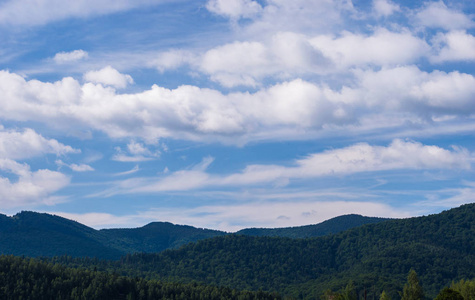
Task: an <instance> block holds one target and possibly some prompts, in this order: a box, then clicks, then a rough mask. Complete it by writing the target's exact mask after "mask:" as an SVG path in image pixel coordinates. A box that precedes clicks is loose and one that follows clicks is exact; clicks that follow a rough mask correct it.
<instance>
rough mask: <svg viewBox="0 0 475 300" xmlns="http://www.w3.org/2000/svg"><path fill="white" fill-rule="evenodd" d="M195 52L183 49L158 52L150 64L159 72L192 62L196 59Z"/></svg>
mask: <svg viewBox="0 0 475 300" xmlns="http://www.w3.org/2000/svg"><path fill="white" fill-rule="evenodd" d="M195 56H196V55H195V54H193V53H192V52H189V51H184V50H168V51H166V52H163V53H160V54H159V55H158V57H157V58H156V59H154V60H153V61H152V62H151V63H150V64H151V65H152V66H153V67H156V68H157V69H158V70H159V71H160V72H164V71H165V70H168V69H176V68H179V67H181V66H183V65H187V64H190V63H193V61H194V60H195V59H196V58H195Z"/></svg>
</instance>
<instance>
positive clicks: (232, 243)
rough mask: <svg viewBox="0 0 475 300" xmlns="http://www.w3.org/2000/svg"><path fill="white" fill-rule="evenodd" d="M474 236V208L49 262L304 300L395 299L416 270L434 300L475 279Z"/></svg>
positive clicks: (220, 238) (230, 236)
mask: <svg viewBox="0 0 475 300" xmlns="http://www.w3.org/2000/svg"><path fill="white" fill-rule="evenodd" d="M474 232H475V205H473V204H472V205H465V206H462V207H460V208H457V209H452V210H449V211H446V212H443V213H441V214H438V215H432V216H428V217H420V218H410V219H403V220H390V221H385V222H382V223H378V224H371V225H365V226H362V227H358V228H354V229H351V230H348V231H345V232H342V233H339V234H335V235H331V236H325V237H319V238H313V239H290V238H277V237H275V238H273V237H249V236H240V235H229V236H223V237H216V238H212V239H207V240H202V241H199V242H197V243H193V244H189V245H186V246H183V247H181V248H180V249H177V250H166V251H163V252H161V253H157V254H145V253H142V254H133V255H127V256H124V257H122V258H121V259H120V260H118V261H99V260H94V259H72V258H67V257H63V258H56V259H54V261H57V262H61V263H64V264H67V265H69V266H88V267H89V268H98V269H100V270H104V271H109V272H118V273H120V274H122V275H127V276H132V277H135V276H137V277H143V278H147V279H156V280H162V281H170V282H174V281H179V282H182V283H190V282H200V283H203V284H211V285H216V286H228V287H232V288H237V289H246V290H260V289H261V290H265V291H277V292H279V293H280V294H282V295H291V296H293V297H296V298H308V299H315V298H318V297H320V295H321V294H322V293H323V292H324V291H325V290H327V289H331V290H338V289H340V288H343V287H345V286H346V285H347V283H348V282H349V281H350V280H352V281H353V282H354V285H355V288H356V290H358V291H360V293H361V292H362V291H364V290H366V291H367V294H368V295H367V296H368V298H369V299H370V300H377V299H378V298H379V296H380V294H381V292H382V291H386V293H387V295H388V296H389V297H391V298H393V299H397V298H398V297H399V293H398V292H399V291H401V289H402V287H403V285H404V282H405V280H406V275H407V274H408V272H409V270H410V269H411V268H414V270H415V271H416V272H417V273H418V274H420V279H421V284H422V286H423V287H424V290H425V291H426V295H427V296H428V297H429V298H434V297H435V296H436V295H437V294H438V293H439V291H440V288H441V287H444V286H448V285H449V284H450V283H451V282H452V281H454V280H455V281H458V280H461V279H464V278H474V277H475V239H474Z"/></svg>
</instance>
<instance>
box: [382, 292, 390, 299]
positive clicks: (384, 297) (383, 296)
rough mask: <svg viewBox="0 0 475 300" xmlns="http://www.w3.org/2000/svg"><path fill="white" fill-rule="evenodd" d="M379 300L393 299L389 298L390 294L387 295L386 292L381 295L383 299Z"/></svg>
mask: <svg viewBox="0 0 475 300" xmlns="http://www.w3.org/2000/svg"><path fill="white" fill-rule="evenodd" d="M379 300H391V297H389V295H388V294H386V292H385V291H383V292H382V293H381V297H379Z"/></svg>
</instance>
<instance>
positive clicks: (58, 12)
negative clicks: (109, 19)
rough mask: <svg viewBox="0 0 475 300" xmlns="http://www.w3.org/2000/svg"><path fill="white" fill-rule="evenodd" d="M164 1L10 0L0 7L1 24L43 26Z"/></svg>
mask: <svg viewBox="0 0 475 300" xmlns="http://www.w3.org/2000/svg"><path fill="white" fill-rule="evenodd" d="M160 2H163V1H162V0H135V1H129V0H102V1H93V0H83V1H75V2H74V3H69V2H65V1H61V0H39V1H30V0H7V1H3V3H2V4H1V5H0V24H12V25H26V26H32V25H43V24H46V23H49V22H54V21H59V20H63V19H67V18H86V17H89V16H97V15H104V14H110V13H115V12H119V11H124V10H128V9H131V8H134V7H138V6H144V5H151V4H158V3H160Z"/></svg>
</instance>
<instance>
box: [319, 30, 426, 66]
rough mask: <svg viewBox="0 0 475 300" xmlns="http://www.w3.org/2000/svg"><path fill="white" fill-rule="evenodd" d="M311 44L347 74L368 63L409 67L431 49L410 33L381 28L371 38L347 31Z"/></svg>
mask: <svg viewBox="0 0 475 300" xmlns="http://www.w3.org/2000/svg"><path fill="white" fill-rule="evenodd" d="M311 44H312V45H313V46H314V47H315V48H316V49H318V50H320V51H321V52H322V53H323V54H324V55H325V56H326V57H329V58H331V59H332V61H333V62H334V64H335V65H337V66H339V67H340V68H343V69H344V70H345V71H346V70H347V68H348V67H352V66H359V65H366V64H371V65H375V66H387V65H400V64H408V63H411V62H414V61H416V60H417V59H419V58H420V57H423V56H425V55H427V54H428V53H429V50H430V47H429V45H428V44H427V43H426V42H425V41H423V40H421V39H419V38H418V37H416V36H414V35H412V33H410V32H407V31H403V32H391V31H388V30H387V29H385V28H378V29H376V30H375V31H374V33H373V34H372V35H368V36H364V35H359V34H353V33H350V32H344V33H343V34H342V35H341V36H340V37H334V36H326V35H322V36H316V37H314V38H312V39H311Z"/></svg>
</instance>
